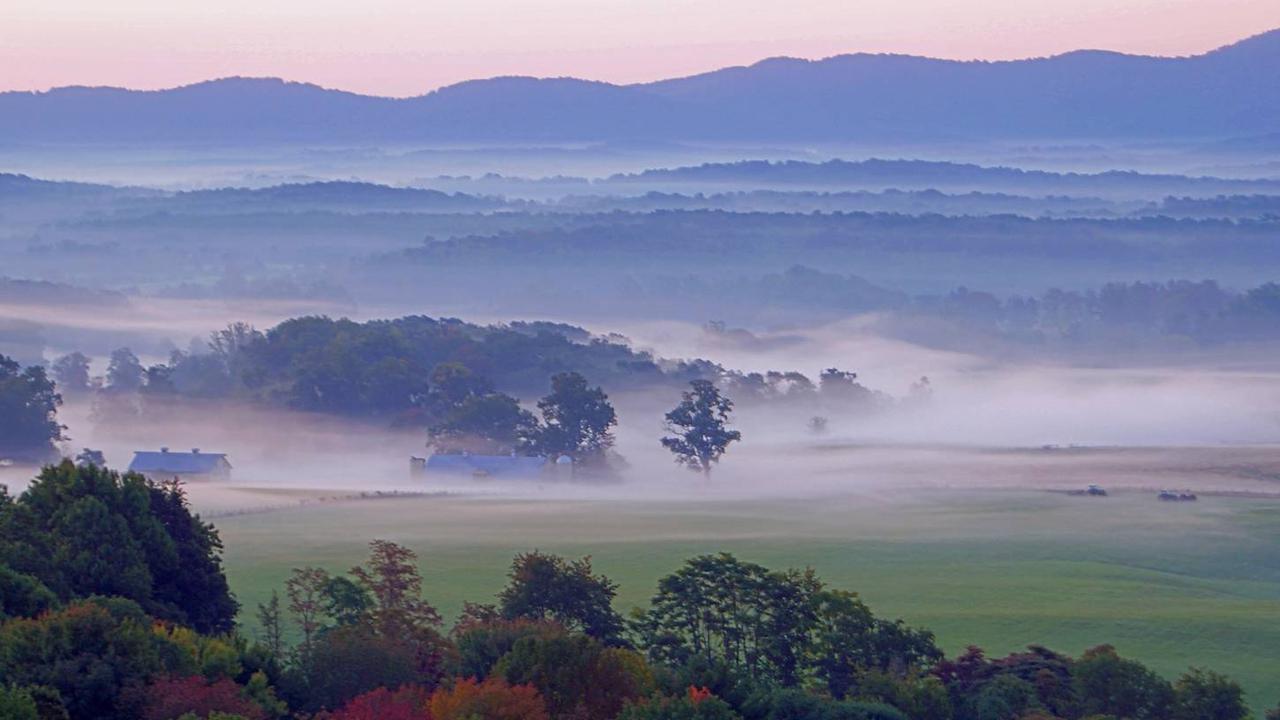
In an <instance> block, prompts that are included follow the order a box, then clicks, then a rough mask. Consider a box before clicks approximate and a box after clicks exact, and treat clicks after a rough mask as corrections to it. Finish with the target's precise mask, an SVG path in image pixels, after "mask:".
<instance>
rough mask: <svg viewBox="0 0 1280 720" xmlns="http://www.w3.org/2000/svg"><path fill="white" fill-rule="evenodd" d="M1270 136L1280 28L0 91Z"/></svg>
mask: <svg viewBox="0 0 1280 720" xmlns="http://www.w3.org/2000/svg"><path fill="white" fill-rule="evenodd" d="M1276 132H1280V30H1274V31H1271V32H1268V33H1265V34H1262V35H1258V36H1255V37H1252V38H1249V39H1247V40H1243V41H1241V42H1238V43H1235V44H1234V45H1229V46H1227V47H1223V48H1220V49H1218V50H1214V51H1212V52H1209V53H1205V54H1203V55H1197V56H1193V57H1179V58H1157V57H1145V56H1135V55H1123V54H1119V53H1113V52H1101V51H1078V52H1072V53H1067V54H1065V55H1058V56H1054V57H1049V58H1038V59H1031V60H1014V61H1002V62H979V61H973V62H958V61H951V60H935V59H929V58H921V57H911V56H904V55H867V54H856V55H841V56H837V57H832V58H828V59H825V60H818V61H808V60H796V59H792V58H774V59H770V60H764V61H762V62H759V63H756V64H754V65H751V66H749V67H733V68H725V69H722V70H717V71H714V72H709V73H705V74H702V75H694V76H691V77H685V78H677V79H671V80H663V81H660V82H655V83H647V84H637V85H612V84H609V83H602V82H590V81H585V80H575V79H570V78H556V79H535V78H524V77H503V78H494V79H489V80H475V81H470V82H464V83H460V84H457V85H452V86H449V87H446V88H442V89H440V90H437V91H435V92H432V93H429V94H427V95H423V96H420V97H415V98H407V99H390V98H380V97H370V96H364V95H357V94H354V93H349V92H342V91H337V90H327V89H324V88H321V87H318V86H316V85H310V84H303V83H291V82H285V81H282V80H278V79H252V78H229V79H223V80H213V81H209V82H204V83H199V84H196V85H189V86H185V87H180V88H175V89H172V90H161V91H145V92H144V91H133V90H122V89H116V88H87V87H68V88H59V89H56V90H51V91H49V92H44V93H28V92H8V93H0V138H2V139H3V140H5V141H9V142H29V141H40V142H48V141H63V142H70V141H75V142H81V143H84V142H90V143H92V142H121V141H173V142H287V141H302V142H317V141H335V142H348V141H354V140H361V141H387V140H422V141H453V140H458V141H549V140H559V141H563V140H582V141H615V142H619V141H696V140H737V141H742V140H755V141H772V142H785V141H813V140H833V141H839V140H865V139H899V140H906V139H919V140H935V139H948V138H955V139H995V138H1010V139H1013V138H1020V139H1037V138H1112V139H1137V140H1142V139H1183V138H1229V137H1247V136H1265V135H1268V134H1270V133H1276Z"/></svg>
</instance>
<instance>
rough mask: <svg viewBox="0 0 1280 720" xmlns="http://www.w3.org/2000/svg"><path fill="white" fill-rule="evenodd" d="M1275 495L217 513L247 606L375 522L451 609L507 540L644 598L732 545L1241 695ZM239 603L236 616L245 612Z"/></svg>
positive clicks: (371, 530)
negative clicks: (1193, 670)
mask: <svg viewBox="0 0 1280 720" xmlns="http://www.w3.org/2000/svg"><path fill="white" fill-rule="evenodd" d="M1277 510H1280V503H1276V502H1272V501H1258V500H1227V499H1204V500H1202V501H1201V502H1199V503H1196V504H1186V505H1182V504H1178V505H1175V504H1165V503H1158V502H1156V501H1155V500H1154V499H1152V498H1150V497H1148V496H1139V495H1116V496H1113V497H1111V498H1107V499H1093V498H1077V497H1067V496H1063V495H1052V494H1048V493H1031V492H1002V493H995V492H950V491H948V492H936V493H929V494H923V495H922V494H916V495H913V496H909V497H908V496H905V495H903V496H895V495H892V494H890V495H883V494H877V495H861V496H857V495H854V496H848V497H843V498H838V499H824V500H822V501H820V502H818V501H811V502H796V501H788V502H772V503H765V502H744V503H726V504H718V503H710V502H705V501H693V502H689V503H674V502H635V501H628V502H621V501H617V502H604V501H598V502H538V501H510V500H495V499H489V500H465V499H442V498H424V499H411V500H383V501H369V502H362V503H352V504H334V505H328V506H316V507H311V508H308V509H306V510H299V511H289V512H279V513H267V514H262V515H249V516H241V517H230V518H224V519H222V520H220V521H219V522H218V525H219V527H220V528H221V530H222V535H223V539H224V540H225V542H226V544H227V555H226V560H227V566H228V573H229V575H230V577H231V581H232V585H233V588H234V589H235V590H236V592H237V593H238V594H239V596H240V598H241V599H242V601H243V602H244V604H245V607H246V608H252V607H254V604H255V603H257V602H259V601H261V600H262V599H263V598H264V597H265V596H266V595H267V594H269V592H270V589H271V588H273V587H279V586H280V585H281V584H282V582H283V580H284V579H285V577H286V575H287V573H288V571H289V568H291V567H293V566H296V565H300V564H315V565H321V566H325V567H328V568H331V569H334V570H339V569H343V568H347V567H350V566H351V565H352V564H354V563H356V562H358V561H359V560H360V559H361V556H362V554H363V550H364V548H363V545H364V543H365V542H366V541H367V540H368V539H370V538H374V537H382V538H388V539H392V540H396V541H398V542H403V543H406V544H408V545H410V546H411V547H413V548H414V549H415V550H417V551H418V552H419V554H420V556H421V558H422V560H423V573H424V577H425V578H426V584H427V595H428V597H429V598H430V599H431V600H432V601H433V602H435V603H436V604H438V605H439V606H440V607H441V609H442V610H444V611H445V613H446V615H447V616H452V615H453V614H454V613H456V612H457V610H458V609H459V607H460V606H461V603H462V601H463V600H481V601H484V600H488V599H490V598H491V597H492V596H493V594H494V593H495V592H496V591H497V590H498V589H499V588H500V587H501V586H502V584H503V582H504V574H505V571H506V567H507V565H508V563H509V562H510V558H511V556H512V555H513V554H515V553H516V552H519V551H522V550H526V549H530V548H533V547H538V548H541V549H544V550H551V551H556V552H561V553H566V554H574V555H576V554H591V555H593V556H594V558H595V562H596V565H597V567H598V568H599V569H600V570H602V571H604V572H605V573H607V574H608V575H610V576H611V577H613V578H614V579H615V580H617V581H618V582H619V583H621V586H622V588H621V593H620V597H619V605H620V607H622V608H628V607H631V606H635V605H640V604H643V603H645V602H646V600H647V598H648V596H649V594H650V593H651V592H652V590H653V587H654V584H655V581H656V579H657V578H658V577H659V576H661V575H663V574H665V573H667V572H669V571H671V570H672V569H674V568H675V567H677V566H678V565H679V563H680V562H681V561H682V560H683V559H684V558H687V557H689V556H692V555H695V554H698V553H704V552H715V551H720V550H728V551H732V552H734V553H737V554H738V555H740V556H742V557H744V558H746V559H750V560H754V561H757V562H761V563H763V564H766V565H769V566H772V567H783V566H793V565H812V566H813V567H815V568H816V569H817V570H818V571H819V573H820V574H821V575H822V577H823V578H824V579H826V580H827V581H828V582H829V583H831V584H832V585H835V586H839V587H845V588H850V589H853V590H857V591H858V592H860V593H862V594H863V596H864V597H865V598H866V599H867V600H868V602H870V603H871V604H872V606H873V608H875V609H876V610H877V611H878V612H879V613H881V614H883V615H889V616H901V617H903V618H905V619H906V620H908V621H909V622H911V623H913V624H919V625H923V626H926V627H929V628H931V629H933V630H934V631H935V632H936V633H937V634H938V636H939V638H940V640H941V642H942V643H943V644H944V645H945V646H946V647H947V649H948V650H950V651H955V650H958V649H960V648H962V647H963V646H965V645H967V644H970V643H972V644H978V645H981V646H982V647H984V648H986V649H988V651H989V652H993V653H1004V652H1007V651H1010V650H1014V649H1016V648H1018V647H1020V646H1022V645H1026V644H1029V643H1040V644H1044V645H1048V646H1050V647H1053V648H1055V649H1059V650H1063V651H1067V652H1071V653H1079V652H1080V651H1082V650H1084V649H1085V648H1087V647H1090V646H1092V645H1095V644H1098V643H1102V642H1110V643H1112V644H1114V645H1116V646H1117V647H1118V648H1119V649H1120V651H1121V652H1122V653H1124V654H1127V655H1132V656H1135V657H1138V658H1140V659H1142V660H1144V661H1146V662H1148V663H1149V664H1151V665H1152V666H1153V667H1155V668H1156V669H1158V670H1159V671H1161V672H1163V673H1165V674H1166V675H1169V676H1173V675H1176V674H1177V673H1179V672H1181V671H1182V670H1185V669H1186V667H1187V666H1188V665H1189V664H1191V663H1192V662H1195V663H1199V664H1202V665H1204V666H1207V667H1211V668H1214V669H1216V670H1219V671H1222V672H1226V673H1228V674H1230V675H1232V676H1233V677H1236V678H1237V679H1239V680H1240V681H1241V682H1242V683H1243V684H1244V685H1245V687H1246V689H1247V690H1248V692H1249V700H1250V702H1251V704H1252V705H1253V706H1254V707H1255V708H1259V709H1260V708H1262V707H1265V706H1273V705H1274V704H1275V703H1276V702H1277V701H1280V659H1278V658H1277V655H1276V650H1275V649H1276V648H1277V647H1280V553H1277V552H1275V549H1276V548H1277V547H1280V513H1277ZM248 615H251V613H246V616H247V617H246V618H245V620H246V624H247V625H249V626H250V627H252V624H253V623H252V619H251V617H248Z"/></svg>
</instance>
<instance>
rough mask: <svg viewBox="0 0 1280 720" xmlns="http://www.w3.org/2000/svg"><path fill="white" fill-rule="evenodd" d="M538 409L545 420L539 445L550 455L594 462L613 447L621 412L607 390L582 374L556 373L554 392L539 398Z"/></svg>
mask: <svg viewBox="0 0 1280 720" xmlns="http://www.w3.org/2000/svg"><path fill="white" fill-rule="evenodd" d="M538 409H539V410H541V411H542V420H543V423H544V427H543V430H542V435H541V437H540V441H539V447H540V449H541V450H542V451H543V452H544V453H546V454H547V455H550V456H553V457H554V456H558V455H568V456H569V457H572V458H573V459H574V460H575V461H577V462H585V463H588V464H591V463H598V462H600V461H601V460H602V459H603V457H604V453H605V452H606V451H607V450H608V449H609V448H611V447H613V433H612V429H613V427H614V426H615V425H617V424H618V415H617V413H616V412H615V411H614V409H613V405H612V404H610V403H609V396H608V395H606V394H605V393H604V390H602V389H601V388H599V387H594V388H593V387H590V386H589V385H587V379H586V378H585V377H583V376H582V375H581V374H580V373H576V372H566V373H559V374H557V375H554V376H552V378H551V394H549V395H547V396H546V397H544V398H542V399H541V400H539V401H538Z"/></svg>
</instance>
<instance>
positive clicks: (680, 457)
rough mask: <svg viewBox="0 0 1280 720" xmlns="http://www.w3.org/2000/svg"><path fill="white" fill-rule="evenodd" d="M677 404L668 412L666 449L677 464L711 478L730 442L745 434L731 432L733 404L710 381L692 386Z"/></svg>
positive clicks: (694, 383)
mask: <svg viewBox="0 0 1280 720" xmlns="http://www.w3.org/2000/svg"><path fill="white" fill-rule="evenodd" d="M689 386H690V389H689V390H686V391H685V392H684V393H683V395H682V398H681V400H680V404H679V405H677V406H676V407H675V408H674V409H672V410H671V412H669V413H667V416H666V419H667V431H668V432H670V433H672V435H669V436H667V437H664V438H662V445H663V447H665V448H667V449H668V450H670V451H671V452H672V453H673V454H675V456H676V462H678V463H680V464H681V465H684V466H685V467H687V468H689V469H690V470H694V471H696V472H701V473H702V474H703V475H710V474H711V468H712V466H713V465H715V464H716V463H718V462H719V461H720V457H721V456H722V455H724V452H725V450H726V449H728V447H729V444H730V443H734V442H737V441H739V440H741V439H742V433H740V432H738V431H737V430H730V429H729V427H728V425H729V415H730V413H732V412H733V401H732V400H730V399H729V398H727V397H725V396H724V395H722V394H721V393H720V390H719V388H717V387H716V386H715V384H714V383H712V382H711V381H710V380H694V381H693V382H691V383H689Z"/></svg>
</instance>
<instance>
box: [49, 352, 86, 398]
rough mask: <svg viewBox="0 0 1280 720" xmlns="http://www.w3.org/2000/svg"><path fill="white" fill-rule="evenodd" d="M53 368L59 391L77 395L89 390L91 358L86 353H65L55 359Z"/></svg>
mask: <svg viewBox="0 0 1280 720" xmlns="http://www.w3.org/2000/svg"><path fill="white" fill-rule="evenodd" d="M51 369H52V371H53V379H54V381H55V382H57V383H58V390H59V392H62V393H63V394H65V395H76V394H80V393H85V392H88V391H89V383H90V380H89V358H88V357H87V356H86V355H85V354H84V353H81V352H73V353H69V354H67V355H63V356H62V357H60V358H58V359H57V360H54V361H53V366H52V368H51Z"/></svg>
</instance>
